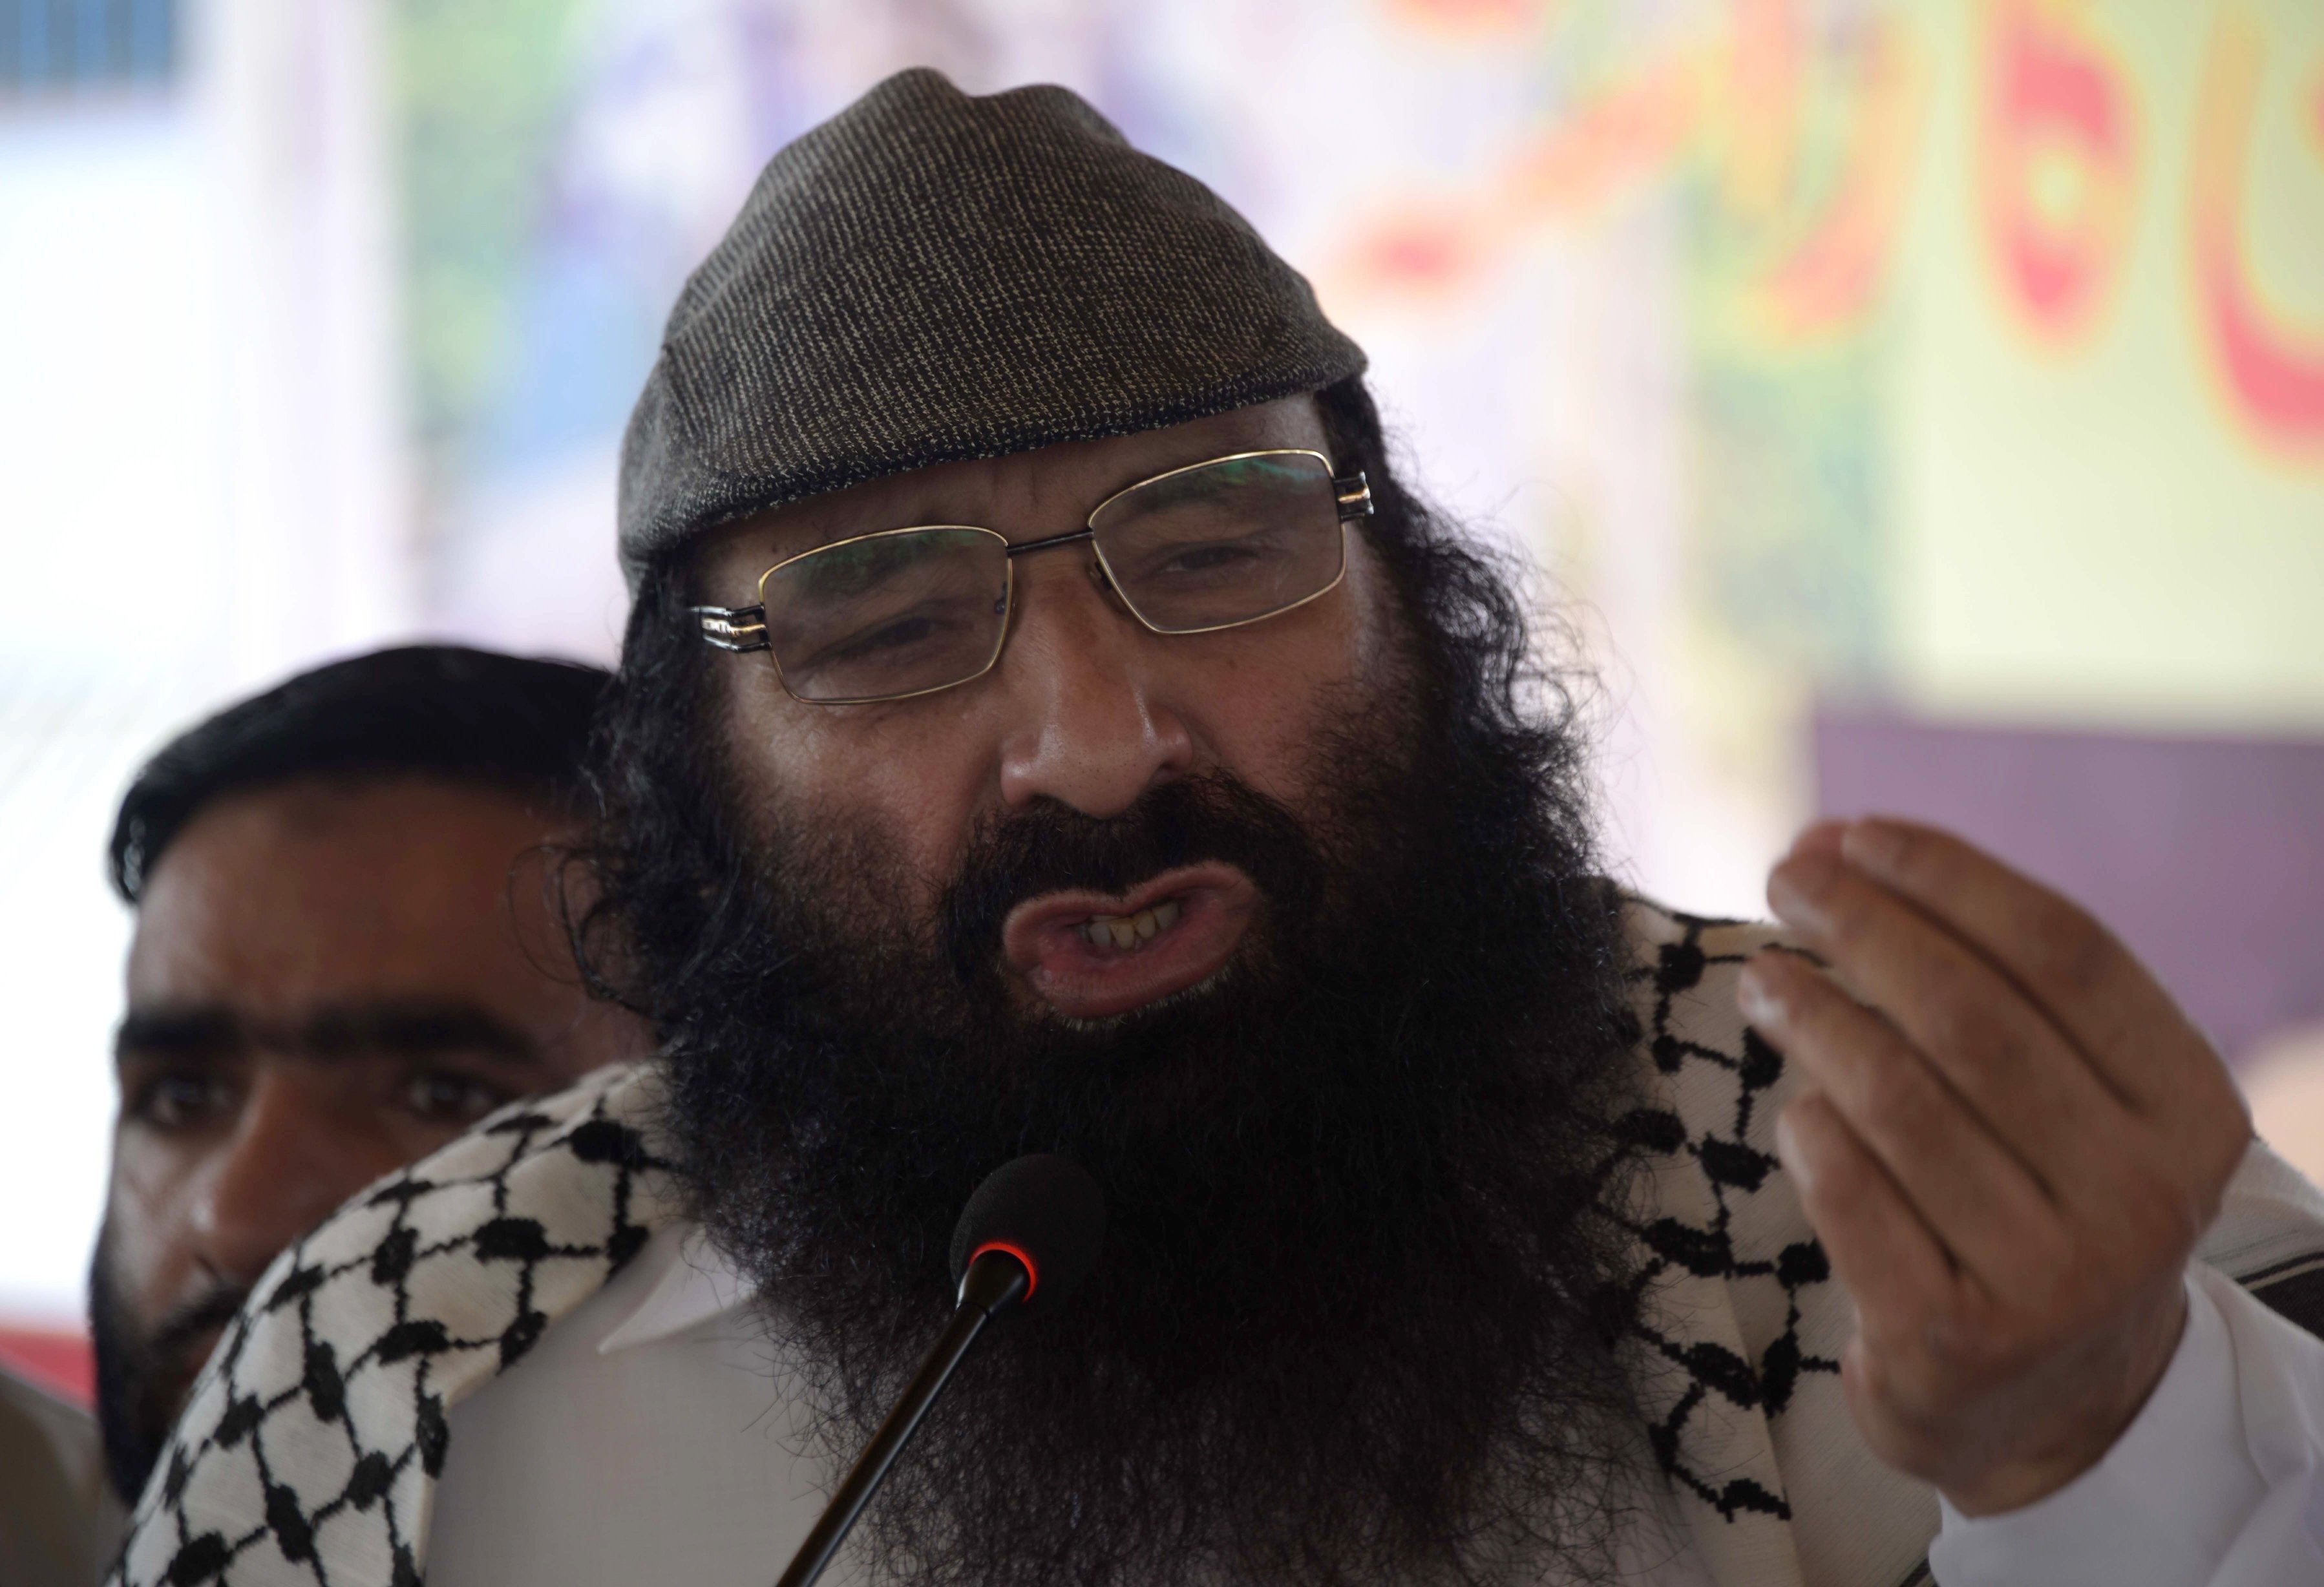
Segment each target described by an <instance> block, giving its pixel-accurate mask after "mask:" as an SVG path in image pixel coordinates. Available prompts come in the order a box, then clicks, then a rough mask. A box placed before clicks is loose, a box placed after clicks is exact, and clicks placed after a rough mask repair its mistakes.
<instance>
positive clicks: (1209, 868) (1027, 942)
mask: <svg viewBox="0 0 2324 1587" xmlns="http://www.w3.org/2000/svg"><path fill="white" fill-rule="evenodd" d="M1239 875H1240V872H1237V871H1236V870H1235V868H1234V867H1233V866H1231V865H1228V864H1226V863H1223V862H1221V861H1217V860H1209V861H1204V862H1203V863H1199V864H1194V865H1180V866H1177V867H1176V868H1175V869H1172V870H1168V871H1164V872H1159V873H1157V874H1156V875H1154V876H1151V877H1148V879H1147V880H1146V881H1141V882H1139V884H1138V885H1137V886H1136V887H1133V888H1131V889H1130V890H1129V891H1128V892H1096V891H1092V890H1087V889H1078V890H1072V891H1066V892H1046V893H1043V894H1041V895H1040V896H1039V897H1038V898H1031V899H1028V900H1025V901H1024V902H1023V903H1021V904H1019V905H1018V906H1017V907H1016V908H1015V909H1011V910H1010V911H1009V918H1008V919H1007V920H1006V921H1004V922H1003V923H1002V925H1001V951H1002V953H1003V954H1004V955H1005V956H1006V957H1007V958H1008V960H1009V963H1010V965H1011V966H1012V967H1014V968H1015V969H1017V970H1019V971H1024V970H1029V969H1031V968H1032V967H1033V965H1034V964H1035V963H1036V962H1037V960H1038V958H1039V954H1038V952H1037V949H1036V947H1035V944H1036V943H1037V940H1038V938H1039V936H1040V934H1041V933H1042V932H1043V931H1044V930H1046V929H1047V928H1048V927H1053V926H1057V925H1061V924H1065V923H1068V922H1070V923H1071V924H1073V925H1076V926H1078V925H1080V924H1081V923H1082V922H1083V921H1084V920H1087V919H1089V918H1091V917H1093V916H1096V915H1135V914H1137V913H1138V911H1139V910H1140V909H1151V908H1153V907H1154V906H1155V905H1156V904H1158V903H1160V902H1161V901H1162V900H1165V899H1168V898H1175V897H1176V896H1177V895H1178V894H1180V893H1184V892H1191V891H1192V890H1194V889H1196V888H1198V887H1204V886H1213V887H1215V886H1223V885H1228V884H1230V883H1231V881H1233V880H1234V879H1235V878H1236V877H1238V876H1239Z"/></svg>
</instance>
